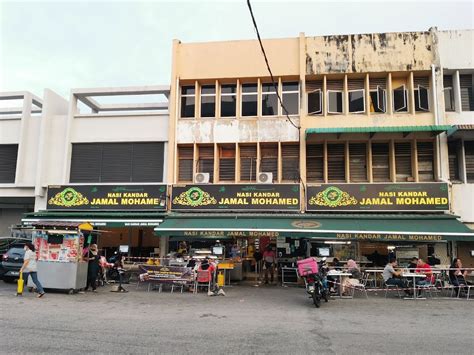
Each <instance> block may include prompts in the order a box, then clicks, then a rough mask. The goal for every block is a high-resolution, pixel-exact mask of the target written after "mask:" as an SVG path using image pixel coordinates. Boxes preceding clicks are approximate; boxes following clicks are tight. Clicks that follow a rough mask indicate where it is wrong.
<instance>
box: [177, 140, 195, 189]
mask: <svg viewBox="0 0 474 355" xmlns="http://www.w3.org/2000/svg"><path fill="white" fill-rule="evenodd" d="M193 155H194V148H193V147H192V146H178V181H180V182H190V181H193V159H194V157H193Z"/></svg>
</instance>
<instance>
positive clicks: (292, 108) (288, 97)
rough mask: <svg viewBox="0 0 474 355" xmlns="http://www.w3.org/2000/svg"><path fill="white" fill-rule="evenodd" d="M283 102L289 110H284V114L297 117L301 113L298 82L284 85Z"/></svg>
mask: <svg viewBox="0 0 474 355" xmlns="http://www.w3.org/2000/svg"><path fill="white" fill-rule="evenodd" d="M282 101H283V106H285V108H286V109H287V110H288V112H285V110H284V109H283V108H282V114H283V115H286V114H287V113H288V115H297V114H299V112H300V110H299V109H300V85H299V83H297V82H294V83H293V82H289V83H283V87H282Z"/></svg>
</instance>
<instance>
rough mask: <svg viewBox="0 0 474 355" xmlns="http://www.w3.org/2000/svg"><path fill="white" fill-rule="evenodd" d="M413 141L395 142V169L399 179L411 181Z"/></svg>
mask: <svg viewBox="0 0 474 355" xmlns="http://www.w3.org/2000/svg"><path fill="white" fill-rule="evenodd" d="M411 160H412V159H411V143H410V142H398V143H395V171H396V179H397V181H409V179H410V178H411V177H412V175H413V174H412V172H411V171H412V170H411Z"/></svg>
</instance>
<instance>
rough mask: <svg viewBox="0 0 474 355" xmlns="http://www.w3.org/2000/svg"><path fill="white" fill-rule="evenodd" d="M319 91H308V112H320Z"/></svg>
mask: <svg viewBox="0 0 474 355" xmlns="http://www.w3.org/2000/svg"><path fill="white" fill-rule="evenodd" d="M321 104H322V102H321V91H316V92H310V93H308V113H309V114H317V113H321V112H322V107H321V106H322V105H321Z"/></svg>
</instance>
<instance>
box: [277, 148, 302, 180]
mask: <svg viewBox="0 0 474 355" xmlns="http://www.w3.org/2000/svg"><path fill="white" fill-rule="evenodd" d="M281 159H282V160H281V168H282V180H291V181H299V180H300V147H299V145H296V144H282V145H281Z"/></svg>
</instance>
